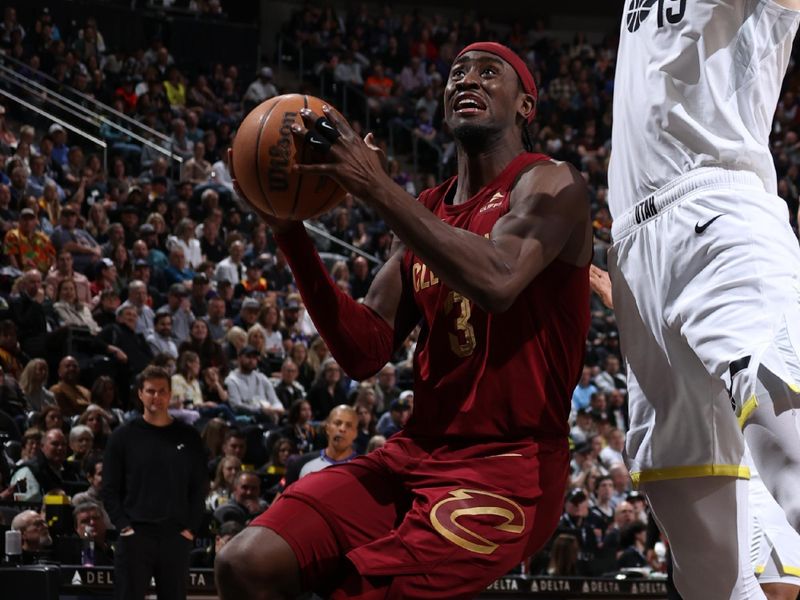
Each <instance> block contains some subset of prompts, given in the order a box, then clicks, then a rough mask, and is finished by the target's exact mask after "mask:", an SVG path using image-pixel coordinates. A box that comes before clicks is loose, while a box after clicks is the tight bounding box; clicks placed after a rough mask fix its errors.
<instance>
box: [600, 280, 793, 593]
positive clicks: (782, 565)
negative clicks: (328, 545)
mask: <svg viewBox="0 0 800 600" xmlns="http://www.w3.org/2000/svg"><path fill="white" fill-rule="evenodd" d="M589 280H590V282H591V285H592V291H594V292H595V293H596V294H597V295H598V296H599V297H600V299H601V300H602V301H603V303H604V304H605V305H606V307H608V308H610V309H612V310H613V308H614V302H613V299H612V291H611V280H610V279H609V276H608V273H607V272H605V271H603V270H602V269H599V268H597V267H595V266H592V268H591V270H590V273H589ZM798 417H800V413H796V414H795V418H798ZM743 464H744V466H746V467H747V468H748V469H749V471H750V480H749V482H748V484H747V491H748V493H747V504H748V515H749V521H748V523H749V526H748V535H747V539H748V540H749V544H750V569H751V571H752V572H753V573H754V574H755V575H756V577H757V579H758V583H759V585H760V586H761V589H762V590H763V591H764V592H765V594H766V596H767V598H768V600H796V599H797V597H798V590H800V534H798V532H797V531H795V529H794V528H793V527H792V526H791V525H790V524H789V521H788V520H787V519H786V514H785V513H784V511H783V509H782V508H781V507H780V506H779V505H778V503H777V502H776V501H775V499H774V498H773V497H772V495H771V494H770V493H769V491H768V490H767V488H766V486H765V485H764V482H763V481H762V480H761V477H760V476H759V474H758V469H757V468H756V466H755V465H754V464H753V461H752V456H751V455H750V453H749V452H748V451H747V449H745V455H744V459H743ZM677 508H678V510H680V508H679V507H677ZM726 520H727V521H728V522H727V523H726ZM707 521H708V524H709V527H707V529H709V530H711V529H713V527H710V525H711V524H712V521H716V522H717V523H719V524H720V525H721V526H722V527H721V531H722V532H723V533H724V532H725V531H726V530H728V529H730V525H731V521H732V519H731V518H730V515H724V514H722V515H713V514H710V515H708V518H707Z"/></svg>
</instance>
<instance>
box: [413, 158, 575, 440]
mask: <svg viewBox="0 0 800 600" xmlns="http://www.w3.org/2000/svg"><path fill="white" fill-rule="evenodd" d="M546 160H549V158H548V157H547V156H544V155H541V154H528V153H523V154H521V155H519V156H518V157H517V158H515V159H514V160H513V161H512V162H511V163H510V164H509V165H508V167H506V169H505V170H504V171H503V172H502V173H501V174H500V175H499V176H498V177H497V178H496V179H495V180H494V181H493V182H492V183H490V184H489V185H487V186H486V187H484V188H483V189H481V190H480V191H479V192H478V193H477V194H475V196H473V197H472V198H470V199H469V200H467V201H466V202H464V203H462V204H459V205H450V204H447V203H446V202H445V198H446V197H447V195H448V192H450V191H451V190H454V189H455V187H456V183H457V182H456V178H455V177H453V178H451V179H449V180H448V181H446V182H444V183H443V184H442V185H440V186H438V187H436V188H432V189H429V190H426V191H424V192H423V193H422V194H421V195H420V198H419V201H420V202H422V203H423V204H424V205H425V206H426V207H427V208H428V209H429V210H431V211H432V212H433V213H434V214H435V215H436V216H438V217H439V218H440V219H442V220H443V221H445V222H446V223H448V224H450V225H452V226H453V227H459V228H461V229H465V230H467V231H470V232H472V233H475V234H477V235H481V236H485V237H489V236H490V234H491V231H492V228H493V227H494V225H495V223H497V220H498V219H500V218H501V217H502V216H503V215H505V214H506V213H507V212H508V210H509V196H510V194H511V189H512V187H513V185H514V183H515V182H516V181H517V179H518V178H519V175H520V174H521V173H522V172H523V171H524V170H526V169H527V168H529V167H530V166H531V165H533V164H534V163H537V162H541V161H546ZM403 268H404V279H405V285H407V286H409V289H410V291H411V293H412V294H413V298H414V302H415V303H416V305H417V308H418V310H419V312H420V314H421V317H422V320H421V325H422V326H421V332H420V337H419V340H418V342H417V350H416V354H415V356H414V372H415V388H414V389H415V402H414V413H413V415H412V416H411V418H410V420H409V423H408V425H407V426H406V431H407V432H408V434H409V435H412V436H418V437H441V436H445V437H446V436H451V437H481V438H495V439H505V440H511V439H520V438H524V437H531V436H533V437H537V436H538V437H540V438H543V437H566V436H567V434H568V427H567V417H568V415H569V399H570V396H571V394H572V390H573V388H574V387H575V384H576V382H577V379H578V376H579V374H580V370H581V367H582V364H583V362H582V361H583V350H584V340H585V337H586V333H587V330H588V324H589V282H588V265H587V266H586V267H582V268H579V267H574V266H572V265H568V264H566V263H563V262H561V261H559V260H555V261H553V263H552V264H550V265H549V266H548V267H547V268H545V269H544V271H543V272H542V273H540V274H539V276H538V277H536V279H534V281H532V282H531V283H530V285H528V287H527V288H525V290H523V291H522V292H521V293H520V295H519V297H518V298H517V299H516V301H515V302H514V303H513V304H512V306H511V308H509V309H508V310H507V311H506V312H504V313H502V314H490V313H487V312H486V311H484V310H483V309H481V308H480V307H479V306H477V305H476V304H475V303H474V302H472V301H471V300H470V299H469V298H466V297H465V296H463V295H462V294H460V293H459V292H457V291H455V290H452V289H450V288H449V287H448V286H447V285H445V284H444V283H443V282H442V281H441V279H440V278H439V276H438V274H437V273H435V272H434V271H432V270H431V269H430V268H429V267H428V266H427V265H426V264H425V263H424V262H422V261H421V260H420V259H419V258H418V257H417V256H415V255H414V254H413V253H412V252H411V251H410V250H409V251H407V252H406V254H405V256H404V259H403Z"/></svg>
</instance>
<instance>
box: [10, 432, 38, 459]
mask: <svg viewBox="0 0 800 600" xmlns="http://www.w3.org/2000/svg"><path fill="white" fill-rule="evenodd" d="M20 443H21V444H22V448H21V449H20V455H19V460H18V461H17V462H16V465H15V466H19V465H21V464H23V463H24V462H26V461H29V460H33V459H34V458H35V457H36V454H37V453H38V452H39V449H40V448H41V447H42V430H41V429H37V428H35V427H31V428H29V429H26V430H25V433H24V434H22V440H20Z"/></svg>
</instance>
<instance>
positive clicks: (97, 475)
mask: <svg viewBox="0 0 800 600" xmlns="http://www.w3.org/2000/svg"><path fill="white" fill-rule="evenodd" d="M83 473H84V476H85V477H86V480H87V481H88V482H89V489H87V490H86V491H85V492H80V493H78V494H75V495H74V496H73V497H72V505H73V506H78V505H80V504H84V503H85V502H93V503H95V504H98V505H99V506H100V507H101V509H102V507H103V500H102V499H101V498H100V488H101V487H102V486H103V455H102V454H101V453H100V452H90V453H89V455H88V456H87V457H86V458H85V459H84V461H83ZM103 515H104V517H103V518H104V520H105V522H106V527H107V528H109V529H113V525H111V520H110V519H109V518H108V515H107V514H105V509H103Z"/></svg>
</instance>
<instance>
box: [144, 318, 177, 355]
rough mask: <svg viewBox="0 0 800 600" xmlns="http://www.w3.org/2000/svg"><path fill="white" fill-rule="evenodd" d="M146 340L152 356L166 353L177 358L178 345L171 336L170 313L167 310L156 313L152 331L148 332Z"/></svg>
mask: <svg viewBox="0 0 800 600" xmlns="http://www.w3.org/2000/svg"><path fill="white" fill-rule="evenodd" d="M146 340H147V343H148V344H149V346H150V350H151V351H152V352H153V355H154V356H155V355H157V354H166V355H167V356H171V357H172V358H178V346H177V345H176V344H175V340H174V339H173V337H172V315H171V314H169V313H168V312H162V311H159V312H158V313H156V315H155V317H154V322H153V332H152V333H150V334H148V336H147V338H146Z"/></svg>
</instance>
